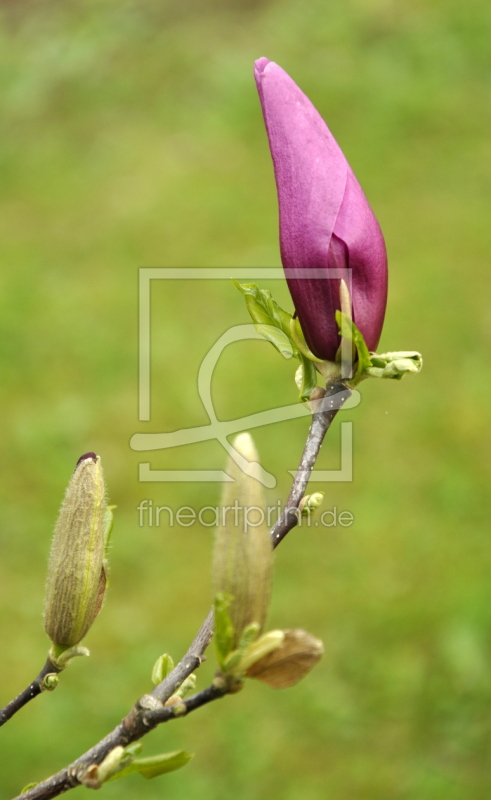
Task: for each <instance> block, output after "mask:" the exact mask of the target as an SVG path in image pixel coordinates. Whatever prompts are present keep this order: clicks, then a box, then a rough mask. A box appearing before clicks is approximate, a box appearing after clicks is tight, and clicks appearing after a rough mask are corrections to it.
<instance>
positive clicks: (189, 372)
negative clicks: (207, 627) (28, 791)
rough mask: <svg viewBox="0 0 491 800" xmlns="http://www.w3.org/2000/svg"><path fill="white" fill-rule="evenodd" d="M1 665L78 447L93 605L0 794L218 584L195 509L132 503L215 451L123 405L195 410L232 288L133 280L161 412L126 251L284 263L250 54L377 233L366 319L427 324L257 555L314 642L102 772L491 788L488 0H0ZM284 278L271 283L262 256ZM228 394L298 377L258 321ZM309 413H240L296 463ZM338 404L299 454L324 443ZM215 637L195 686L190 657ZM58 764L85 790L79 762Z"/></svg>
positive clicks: (368, 796) (223, 410)
mask: <svg viewBox="0 0 491 800" xmlns="http://www.w3.org/2000/svg"><path fill="white" fill-rule="evenodd" d="M0 20H1V25H0V29H1V41H0V106H1V108H0V174H1V180H0V251H1V264H2V269H1V287H0V353H1V369H0V375H1V377H0V410H1V422H2V425H1V428H2V436H1V454H2V457H1V478H0V500H1V512H0V514H1V516H0V540H1V558H0V576H1V580H0V609H1V611H0V628H1V630H0V641H1V652H2V657H1V663H0V671H1V678H0V687H1V699H2V702H7V700H9V699H10V698H11V697H12V696H13V695H14V694H16V693H17V692H18V691H19V690H20V689H22V688H23V687H24V686H25V685H26V684H27V683H28V682H29V680H30V679H31V678H32V677H33V676H34V674H35V673H36V672H37V670H38V669H39V668H40V666H41V665H42V663H43V662H44V658H45V654H46V650H47V645H48V642H47V639H46V637H45V635H44V632H43V628H42V606H43V588H44V581H45V565H46V561H47V556H48V550H49V544H50V537H51V531H52V527H53V524H54V520H55V518H56V514H57V509H58V507H59V504H60V502H61V498H62V496H63V493H64V490H65V486H66V484H67V482H68V479H69V477H70V474H71V471H72V468H73V466H74V463H75V461H76V459H77V458H78V456H79V455H80V454H81V453H83V452H85V451H87V450H95V451H96V452H97V453H99V454H100V455H101V457H102V459H103V464H104V467H105V473H106V477H107V482H108V485H109V492H110V499H111V501H112V502H113V503H115V504H117V506H118V510H117V522H116V526H115V530H114V534H113V547H112V551H111V585H110V589H109V591H108V594H107V598H106V603H105V607H104V610H103V612H102V614H101V616H100V618H99V619H98V620H97V622H96V624H95V625H94V627H93V629H92V630H91V632H90V634H89V635H88V637H87V639H86V644H87V645H88V646H89V647H90V649H91V651H92V656H91V658H90V659H86V660H82V659H80V660H78V662H74V664H73V665H72V666H71V667H70V669H69V670H68V671H67V672H66V673H65V674H64V675H63V676H62V681H61V685H60V687H59V688H58V689H57V691H56V692H54V693H53V694H52V695H49V696H42V697H40V698H38V699H37V700H36V701H35V702H33V703H32V704H31V705H30V706H29V707H27V708H25V709H24V710H23V711H22V712H21V713H19V714H18V716H17V717H16V718H14V719H13V720H12V721H11V722H10V723H9V724H8V726H7V727H5V728H4V729H3V730H2V732H1V748H0V759H1V762H2V777H1V779H0V785H1V791H0V796H1V797H2V798H9V797H12V796H13V795H14V794H16V793H17V792H19V791H20V790H21V788H22V787H23V786H24V785H25V784H26V783H27V782H29V781H32V780H41V779H42V778H44V777H47V776H48V775H49V774H51V773H52V772H54V771H56V770H58V769H59V768H61V767H62V766H64V765H65V764H66V763H67V762H69V761H71V760H73V758H75V757H76V756H78V755H79V754H80V753H81V752H82V751H83V750H85V749H87V748H88V747H89V746H91V745H92V744H93V743H94V742H95V741H97V740H99V739H100V738H101V737H102V736H103V735H105V734H106V732H108V730H110V729H111V728H112V727H113V726H114V725H115V724H116V723H117V722H118V721H119V720H120V719H121V717H122V716H123V715H124V714H125V713H126V711H127V710H128V709H129V707H130V705H131V703H132V702H133V701H134V700H135V699H136V698H137V697H138V696H139V695H140V694H142V693H144V692H145V691H147V690H148V688H149V685H150V683H149V678H150V672H151V668H152V665H153V663H154V661H155V659H156V658H157V656H158V655H160V654H161V653H162V652H164V651H168V652H171V653H172V654H173V655H174V656H175V657H176V658H178V657H179V655H180V654H181V653H182V652H183V650H184V649H185V647H186V646H187V644H188V642H189V641H190V639H191V638H192V636H193V634H194V632H195V629H196V628H197V626H198V625H199V623H200V621H201V618H202V617H203V615H204V613H205V612H206V611H207V609H208V606H209V603H210V576H209V567H208V565H209V562H210V554H211V545H212V531H211V530H210V529H209V528H201V527H199V526H194V527H192V528H180V529H176V528H172V529H170V528H168V527H166V526H165V525H163V526H160V527H159V528H156V527H154V528H150V527H148V526H146V527H143V528H140V527H139V526H138V517H137V512H136V506H137V505H138V503H139V502H140V500H141V499H143V498H152V499H153V500H154V503H155V504H158V505H171V506H172V507H173V508H178V507H179V506H181V505H190V506H194V507H200V506H201V505H203V504H205V505H207V504H211V505H214V504H216V503H217V502H218V498H219V486H218V485H216V484H215V485H213V484H211V485H206V484H195V485H193V484H175V485H171V484H165V483H160V484H159V483H156V484H141V483H139V482H138V463H139V461H141V460H150V461H151V463H152V466H153V467H154V468H162V469H169V468H181V469H186V468H192V467H194V468H197V469H203V468H214V469H219V468H221V467H222V465H223V457H224V454H223V450H222V449H221V447H220V445H219V444H218V443H216V442H210V443H204V444H199V445H195V446H192V447H191V446H190V447H186V448H182V449H178V450H174V451H166V452H161V453H154V454H150V455H149V456H147V454H138V453H134V452H133V451H132V450H131V449H130V447H129V440H130V437H131V435H132V434H134V433H135V432H137V431H146V430H154V431H158V430H173V429H176V428H179V427H182V426H185V427H187V426H191V425H201V424H206V422H207V418H206V415H205V412H204V410H203V408H202V405H201V402H200V400H199V397H198V394H197V386H196V376H197V369H198V366H199V364H200V361H201V359H202V358H203V356H204V354H205V353H206V352H207V350H208V348H209V347H210V346H211V344H212V343H213V342H214V341H215V340H216V339H217V338H218V336H219V335H220V334H221V333H222V332H223V331H224V330H226V328H227V327H228V326H230V325H234V324H240V323H245V322H247V321H248V317H247V314H246V311H245V307H244V304H243V301H242V298H241V297H240V295H239V293H238V292H236V290H235V289H233V287H232V286H231V285H230V284H229V283H228V282H227V281H223V282H222V281H220V282H199V283H198V282H196V283H191V282H179V281H175V282H160V283H155V287H154V288H155V291H154V293H153V307H152V308H153V317H152V319H153V331H152V336H153V338H152V342H153V362H152V368H153V386H152V421H151V422H150V423H146V424H144V423H139V422H138V414H137V346H138V339H137V275H138V268H139V267H140V266H164V267H165V266H172V267H173V266H179V267H187V266H196V267H206V266H218V267H227V268H230V274H232V272H233V270H232V268H233V267H248V266H256V267H260V266H278V265H279V255H278V245H277V208H276V195H275V187H274V180H273V172H272V167H271V163H270V156H269V152H268V147H267V141H266V136H265V132H264V128H263V122H262V118H261V114H260V109H259V104H258V100H257V96H256V90H255V86H254V82H253V78H252V64H253V61H254V59H256V58H258V57H260V56H267V57H269V58H270V59H272V60H275V61H277V62H278V63H280V64H281V65H282V66H283V67H284V68H285V69H286V70H287V71H288V72H289V73H290V74H291V75H292V76H293V77H294V79H295V80H296V81H297V82H298V83H299V85H300V86H301V87H302V88H303V89H304V91H305V92H306V93H307V94H308V95H309V96H310V97H311V99H312V100H313V102H314V103H315V104H316V105H317V107H318V108H319V110H320V111H321V113H322V114H323V115H324V117H325V118H326V120H327V121H328V123H329V125H330V127H331V129H332V130H333V132H334V134H335V136H336V137H337V139H338V141H339V142H340V144H341V146H342V148H343V150H344V152H345V153H346V155H347V157H348V159H349V160H350V163H351V165H352V167H353V169H354V170H355V172H356V174H357V176H358V178H359V180H360V182H361V183H362V185H363V187H364V189H365V191H366V193H367V195H368V197H369V199H370V202H371V204H372V206H373V208H374V209H375V211H376V214H377V216H378V218H379V220H380V222H381V225H382V228H383V230H384V234H385V237H386V241H387V247H388V252H389V259H390V296H389V305H388V311H387V318H386V325H385V328H384V333H383V337H382V342H381V347H382V350H390V349H418V350H420V351H422V352H423V354H424V356H425V367H424V370H423V372H422V374H421V375H420V376H419V377H417V378H407V379H406V380H405V381H404V382H403V383H402V384H392V383H389V382H387V383H385V382H384V383H382V382H375V381H373V382H371V383H368V382H367V383H366V384H364V385H363V386H362V402H361V404H360V406H359V407H358V408H356V409H354V410H352V411H349V412H344V416H343V418H344V419H346V420H352V421H353V425H354V437H355V466H354V480H353V482H352V483H338V484H336V483H333V484H331V485H329V486H328V487H327V494H326V499H325V508H327V509H329V508H332V507H334V506H336V507H337V508H338V510H345V509H347V510H350V511H351V512H352V513H353V514H354V517H355V522H354V524H353V525H352V526H351V527H349V528H342V527H339V526H338V527H333V528H330V529H322V530H320V529H317V530H311V531H310V532H309V531H297V532H296V533H292V535H291V536H290V537H289V538H288V539H287V541H286V542H285V543H284V545H282V547H281V548H280V550H279V551H278V554H277V561H276V576H275V594H274V599H273V603H272V609H271V617H270V621H271V625H272V626H275V627H276V626H280V627H294V626H302V627H305V628H306V629H308V630H310V631H311V632H312V633H314V634H316V635H317V636H320V637H321V638H322V639H323V640H324V642H325V646H326V655H325V657H324V659H323V661H322V662H321V664H320V665H319V666H318V667H317V668H316V669H315V670H314V672H313V673H312V674H311V675H310V676H309V677H308V678H307V679H306V680H305V681H304V682H303V683H301V684H299V685H298V686H297V687H296V688H293V689H290V690H288V691H285V692H281V693H280V692H275V691H273V690H271V689H268V688H267V687H265V686H262V685H260V684H258V683H255V682H253V683H252V684H250V685H248V686H247V687H246V690H245V691H244V692H243V693H242V694H239V695H237V696H234V697H230V698H227V699H225V700H222V701H221V702H220V703H216V704H212V705H210V706H208V707H207V708H204V709H201V710H199V711H197V712H196V713H194V714H192V715H191V716H190V717H189V718H188V719H186V720H184V721H178V722H175V723H173V724H171V725H166V726H162V727H161V728H160V729H158V730H157V731H155V732H154V733H152V734H151V735H150V736H149V737H148V739H147V740H146V741H145V747H144V755H150V754H153V753H158V752H161V751H164V750H173V749H175V748H177V747H184V748H186V749H188V750H191V751H192V752H195V753H196V757H195V759H194V761H193V762H192V763H191V764H190V765H188V766H187V767H186V768H185V769H184V770H182V771H181V772H178V773H175V774H172V775H169V776H166V777H163V778H160V779H156V780H155V781H154V782H146V781H143V780H142V779H141V778H140V777H138V776H133V777H131V778H127V779H125V780H124V781H121V782H118V783H113V784H110V785H109V786H108V787H105V788H104V789H103V790H102V791H103V796H104V797H107V798H108V800H109V798H116V797H118V798H121V799H122V800H130V798H131V799H133V798H138V799H140V798H141V800H155V799H156V798H161V797H166V798H169V799H171V798H172V800H181V799H182V800H184V798H186V800H189V798H202V799H203V800H229V799H230V798H231V797H233V798H235V800H252V798H260V799H261V798H264V799H265V798H268V800H269V799H271V800H279V799H280V798H281V800H296V799H297V798H302V800H325V799H326V798H328V799H329V800H440V798H442V800H443V798H444V799H445V800H485V799H487V798H489V796H490V793H491V773H490V770H491V767H490V756H491V752H490V750H491V738H490V737H491V722H490V720H491V676H490V669H489V665H490V655H491V631H490V627H491V581H490V571H491V551H490V546H489V502H488V496H489V439H490V434H489V430H490V422H491V420H490V414H489V406H490V400H489V397H490V391H491V381H490V378H489V370H488V369H487V367H488V362H489V351H490V343H491V311H490V308H491V306H490V300H489V292H490V285H491V282H490V277H489V276H490V271H489V269H490V268H489V252H490V248H491V226H490V222H489V220H490V199H489V198H490V190H491V138H490V129H491V103H490V100H491V82H490V69H491V51H490V47H489V42H490V36H491V6H490V5H489V3H488V2H486V0H469V1H468V2H466V3H462V2H461V0H426V1H425V2H423V0H343V2H342V3H341V2H334V0H327V1H326V0H309V2H308V3H307V2H305V0H276V1H274V0H272V1H271V2H266V1H265V0H237V1H236V2H225V0H221V1H220V0H214V2H213V0H211V1H210V0H201V2H200V1H199V0H180V2H177V0H172V2H165V0H164V1H163V2H157V0H154V1H153V2H152V1H151V0H126V2H124V1H121V0H119V1H118V2H117V1H116V0H85V2H82V0H73V2H70V3H61V2H59V0H52V1H51V2H42V3H36V2H26V1H25V0H17V2H14V0H10V2H7V1H6V0H3V2H2V3H1V6H0ZM270 288H272V289H273V290H274V291H275V294H276V295H277V296H278V297H279V299H281V300H282V301H283V302H284V304H285V305H287V306H288V307H291V306H290V305H289V299H288V294H287V291H286V289H285V287H284V286H280V284H279V283H277V284H275V286H271V287H270ZM214 398H215V403H216V408H217V413H218V415H219V417H220V418H221V419H231V418H234V417H236V416H240V415H243V414H249V413H254V412H256V411H259V410H262V409H267V408H269V407H271V406H274V405H283V404H287V403H292V402H295V398H296V390H295V387H294V385H293V380H292V367H291V365H289V364H288V363H287V362H284V361H283V360H282V359H281V358H280V356H279V355H277V354H276V353H275V352H274V351H273V349H272V348H271V347H270V346H269V345H267V344H266V343H261V342H249V343H240V344H238V345H235V346H234V347H233V348H229V350H228V351H227V352H225V353H224V355H223V357H222V359H221V361H220V364H219V366H218V368H217V370H216V374H215V377H214ZM306 428H307V422H306V420H298V421H293V422H288V423H282V424H278V425H274V426H270V427H266V428H262V429H258V430H257V431H256V434H255V436H256V441H257V445H258V447H259V449H260V452H261V455H262V460H263V463H264V466H265V467H266V468H267V469H268V470H269V471H271V472H274V474H275V475H277V477H278V486H277V488H276V489H275V490H271V491H270V492H269V496H268V500H269V501H270V502H271V503H275V502H276V501H277V500H278V499H279V498H284V497H285V496H286V493H287V490H288V473H287V469H293V468H295V466H296V464H297V462H298V458H299V454H300V452H301V448H302V445H303V441H304V438H305V434H306ZM339 443H340V434H339V419H338V421H337V423H336V425H335V426H334V429H333V431H331V432H330V434H329V437H328V440H327V442H326V445H325V447H324V450H323V452H322V454H321V457H320V460H319V465H320V466H321V467H323V468H337V466H338V465H339ZM316 488H319V487H316ZM212 661H213V658H211V659H210V662H209V663H208V664H206V665H205V666H204V667H203V668H202V669H201V670H200V675H199V680H200V685H201V686H204V685H205V681H206V680H207V679H209V678H210V677H211V675H212V672H213V664H212V663H211V662H212ZM86 791H87V790H85V789H78V790H77V794H80V796H82V794H83V793H84V792H86Z"/></svg>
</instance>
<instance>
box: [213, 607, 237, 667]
mask: <svg viewBox="0 0 491 800" xmlns="http://www.w3.org/2000/svg"><path fill="white" fill-rule="evenodd" d="M231 600H232V597H231V596H230V595H228V594H226V593H225V592H219V593H218V594H217V595H216V597H215V603H214V609H215V617H214V625H215V635H214V638H215V648H216V653H217V660H218V663H219V665H220V668H221V669H224V667H225V661H226V658H227V656H228V655H229V653H231V652H232V650H233V646H234V626H233V623H232V620H231V619H230V614H229V613H228V609H229V606H230V603H231Z"/></svg>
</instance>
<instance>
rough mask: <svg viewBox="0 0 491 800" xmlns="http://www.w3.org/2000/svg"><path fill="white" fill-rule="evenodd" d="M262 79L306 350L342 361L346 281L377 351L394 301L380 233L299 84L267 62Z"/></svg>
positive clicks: (285, 247) (288, 264)
mask: <svg viewBox="0 0 491 800" xmlns="http://www.w3.org/2000/svg"><path fill="white" fill-rule="evenodd" d="M255 78H256V83H257V88H258V92H259V97H260V100H261V106H262V110H263V115H264V121H265V124H266V130H267V134H268V139H269V146H270V149H271V155H272V158H273V164H274V171H275V178H276V185H277V189H278V202H279V211H280V248H281V260H282V263H283V266H284V268H285V270H286V278H287V281H288V287H289V289H290V293H291V295H292V298H293V302H294V304H295V309H296V312H297V315H298V318H299V320H300V323H301V326H302V330H303V333H304V335H305V339H306V341H307V344H308V345H309V347H310V349H311V351H312V352H313V353H314V355H316V356H317V357H318V358H321V359H325V360H328V361H334V360H335V358H336V353H337V351H338V347H339V344H340V337H339V334H338V328H337V324H336V320H335V311H336V310H337V309H341V302H340V280H341V278H343V279H344V280H345V282H346V284H347V286H348V288H349V292H350V298H351V304H352V309H351V313H352V317H353V321H354V322H355V324H356V325H357V327H358V328H359V329H360V331H361V332H362V334H363V336H364V337H365V341H366V343H367V346H368V349H369V350H375V349H376V347H377V344H378V342H379V339H380V334H381V331H382V325H383V321H384V314H385V305H386V300H387V255H386V250H385V244H384V239H383V236H382V232H381V230H380V226H379V224H378V222H377V220H376V218H375V216H374V214H373V212H372V210H371V208H370V206H369V204H368V201H367V199H366V197H365V195H364V194H363V191H362V189H361V187H360V185H359V183H358V181H357V180H356V178H355V176H354V174H353V172H352V170H351V168H350V166H349V164H348V162H347V161H346V158H345V157H344V155H343V153H342V151H341V149H340V147H339V145H338V144H337V142H336V140H335V139H334V137H333V135H332V134H331V132H330V130H329V128H328V127H327V125H326V124H325V122H324V120H323V119H322V118H321V116H320V115H319V113H318V112H317V110H316V109H315V108H314V106H313V105H312V103H311V102H310V100H309V99H308V98H307V97H306V96H305V95H304V94H303V92H302V91H301V90H300V89H299V88H298V86H297V85H296V83H294V82H293V81H292V79H291V78H290V76H289V75H287V73H286V72H285V71H284V70H283V69H281V67H279V66H278V64H275V63H274V62H272V61H268V59H267V58H260V59H259V60H258V61H256V64H255ZM309 269H317V270H318V269H321V270H323V271H324V272H325V278H326V279H323V278H322V273H321V278H320V279H319V278H317V277H311V276H310V275H309V274H308V273H306V272H305V271H306V270H309ZM333 270H335V272H333ZM330 276H331V277H330ZM342 310H345V309H344V308H343V309H342Z"/></svg>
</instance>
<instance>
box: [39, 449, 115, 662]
mask: <svg viewBox="0 0 491 800" xmlns="http://www.w3.org/2000/svg"><path fill="white" fill-rule="evenodd" d="M105 514H106V490H105V485H104V477H103V474H102V467H101V462H100V458H99V456H96V455H95V454H94V453H87V454H86V455H84V456H82V457H81V458H80V459H79V460H78V462H77V466H76V467H75V472H74V473H73V475H72V479H71V481H70V483H69V485H68V489H67V492H66V495H65V499H64V501H63V504H62V506H61V510H60V515H59V517H58V521H57V523H56V527H55V533H54V537H53V543H52V546H51V556H50V561H49V566H48V580H47V584H46V602H45V613H44V628H45V631H46V633H47V634H48V636H49V638H50V639H51V641H52V642H53V644H54V645H55V647H56V648H57V649H64V648H67V647H72V646H73V645H76V644H77V643H78V642H80V641H81V640H82V639H83V637H84V636H85V634H86V633H87V631H88V630H89V628H90V626H91V625H92V623H93V622H94V620H95V618H96V616H97V614H98V613H99V611H100V609H101V606H102V601H103V598H104V592H105V588H106V573H105V564H104V549H105V528H106V521H105Z"/></svg>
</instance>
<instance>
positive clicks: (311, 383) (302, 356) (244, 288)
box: [232, 281, 323, 403]
mask: <svg viewBox="0 0 491 800" xmlns="http://www.w3.org/2000/svg"><path fill="white" fill-rule="evenodd" d="M232 282H233V284H234V286H236V287H237V289H238V290H239V291H240V292H242V294H243V295H244V297H245V300H246V305H247V309H248V311H249V314H250V315H251V318H252V321H253V323H254V327H255V328H256V331H257V332H258V333H260V334H261V336H264V338H265V339H267V341H268V342H271V344H272V345H273V347H275V348H276V350H278V352H279V353H281V355H282V356H284V357H285V358H291V357H292V356H294V357H295V358H298V359H299V360H300V363H301V364H302V377H301V380H300V382H297V385H298V388H299V390H300V401H301V402H302V403H304V402H306V401H307V400H309V398H310V395H311V394H312V391H313V389H314V388H315V387H316V386H317V370H316V367H315V364H316V363H319V364H321V363H323V362H321V360H320V359H318V358H317V357H316V356H315V355H314V354H313V353H312V352H311V351H310V349H309V347H308V345H307V342H306V341H305V337H304V335H303V331H302V328H301V326H300V322H299V321H298V319H294V318H293V317H292V315H291V314H289V313H288V312H287V311H285V310H284V309H283V308H281V306H279V305H278V303H277V302H276V300H273V297H272V295H271V292H270V291H268V290H267V289H260V288H259V287H258V286H256V284H255V283H238V282H237V281H232Z"/></svg>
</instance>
